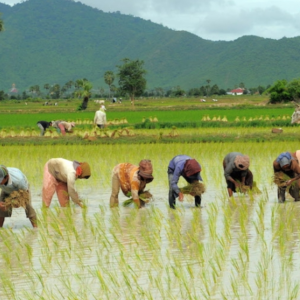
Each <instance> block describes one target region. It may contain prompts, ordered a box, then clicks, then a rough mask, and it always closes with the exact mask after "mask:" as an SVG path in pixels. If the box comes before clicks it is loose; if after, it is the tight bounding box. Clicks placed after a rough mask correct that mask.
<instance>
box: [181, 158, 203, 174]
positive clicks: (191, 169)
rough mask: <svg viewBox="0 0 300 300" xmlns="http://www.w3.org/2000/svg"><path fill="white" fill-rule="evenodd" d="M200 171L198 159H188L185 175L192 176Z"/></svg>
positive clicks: (185, 165) (184, 169) (184, 170)
mask: <svg viewBox="0 0 300 300" xmlns="http://www.w3.org/2000/svg"><path fill="white" fill-rule="evenodd" d="M200 172H201V166H200V164H199V163H198V162H197V161H196V159H194V158H193V159H188V160H186V162H185V164H184V168H183V173H184V174H185V176H187V177H190V176H192V175H194V174H196V173H200Z"/></svg>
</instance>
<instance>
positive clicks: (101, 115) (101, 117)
mask: <svg viewBox="0 0 300 300" xmlns="http://www.w3.org/2000/svg"><path fill="white" fill-rule="evenodd" d="M94 123H95V124H97V125H105V124H106V113H105V112H104V111H102V110H101V109H100V110H97V111H96V113H95V117H94Z"/></svg>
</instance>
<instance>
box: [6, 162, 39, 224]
mask: <svg viewBox="0 0 300 300" xmlns="http://www.w3.org/2000/svg"><path fill="white" fill-rule="evenodd" d="M0 189H1V194H0V227H3V223H4V220H5V218H10V217H11V214H12V207H11V208H10V209H8V208H7V205H6V204H5V199H6V200H8V197H9V196H10V195H11V194H12V193H13V192H20V191H23V192H24V193H26V195H27V200H28V201H27V202H26V207H25V213H26V217H27V218H29V220H30V222H31V224H32V226H33V227H37V218H36V213H35V210H34V209H33V207H32V206H31V199H30V191H29V184H28V181H27V178H26V176H25V175H24V174H23V173H22V172H21V171H20V170H19V169H17V168H9V167H5V166H3V165H1V166H0Z"/></svg>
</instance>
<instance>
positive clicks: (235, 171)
mask: <svg viewBox="0 0 300 300" xmlns="http://www.w3.org/2000/svg"><path fill="white" fill-rule="evenodd" d="M249 166H250V159H249V157H248V156H247V155H244V154H242V153H239V152H231V153H229V154H227V155H226V156H225V158H224V160H223V168H224V176H225V179H226V183H227V191H228V194H229V197H231V196H232V195H233V193H235V192H237V191H238V190H239V191H243V187H244V186H246V187H249V188H250V189H252V187H253V175H252V172H251V171H250V170H249Z"/></svg>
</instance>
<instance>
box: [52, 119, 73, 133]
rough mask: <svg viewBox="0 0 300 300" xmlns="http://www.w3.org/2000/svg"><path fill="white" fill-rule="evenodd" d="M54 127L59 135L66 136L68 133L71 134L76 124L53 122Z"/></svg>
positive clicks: (60, 121)
mask: <svg viewBox="0 0 300 300" xmlns="http://www.w3.org/2000/svg"><path fill="white" fill-rule="evenodd" d="M51 123H52V126H53V127H55V128H56V130H57V132H58V133H61V134H62V135H66V132H71V131H72V128H73V127H75V122H66V121H62V120H57V121H52V122H51Z"/></svg>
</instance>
